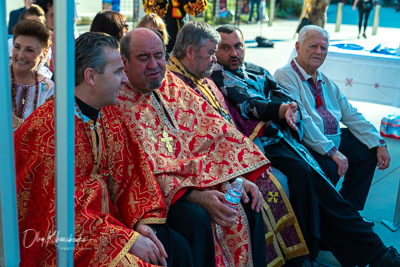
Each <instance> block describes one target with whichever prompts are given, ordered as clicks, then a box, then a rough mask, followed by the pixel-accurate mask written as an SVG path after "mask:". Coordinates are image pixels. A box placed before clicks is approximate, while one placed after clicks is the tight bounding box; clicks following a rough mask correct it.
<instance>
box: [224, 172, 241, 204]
mask: <svg viewBox="0 0 400 267" xmlns="http://www.w3.org/2000/svg"><path fill="white" fill-rule="evenodd" d="M242 192H243V179H242V178H236V180H235V182H233V183H232V184H231V186H230V187H229V188H228V190H227V191H226V193H225V198H224V204H225V205H226V206H228V207H229V208H231V209H233V210H237V205H238V204H239V202H240V199H241V198H242Z"/></svg>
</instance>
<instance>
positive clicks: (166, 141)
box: [161, 130, 173, 152]
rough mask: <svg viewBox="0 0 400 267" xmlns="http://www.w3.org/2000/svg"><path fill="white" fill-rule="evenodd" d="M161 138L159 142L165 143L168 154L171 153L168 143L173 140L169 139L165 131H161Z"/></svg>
mask: <svg viewBox="0 0 400 267" xmlns="http://www.w3.org/2000/svg"><path fill="white" fill-rule="evenodd" d="M162 136H163V138H161V142H165V146H166V147H167V148H168V152H172V146H171V143H170V142H171V141H172V140H173V139H172V137H170V136H169V135H168V133H167V132H166V131H165V130H163V133H162Z"/></svg>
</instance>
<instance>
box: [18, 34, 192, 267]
mask: <svg viewBox="0 0 400 267" xmlns="http://www.w3.org/2000/svg"><path fill="white" fill-rule="evenodd" d="M75 55H76V59H75V63H76V66H75V68H76V70H75V76H76V77H75V85H76V86H75V197H74V198H75V240H73V241H71V242H74V245H75V248H74V265H75V266H154V265H167V263H168V264H169V265H170V266H185V267H186V266H192V264H193V262H192V256H191V253H192V252H191V248H190V247H189V245H188V244H187V243H186V241H185V239H184V238H183V237H182V236H180V235H179V234H178V233H176V232H174V231H173V230H172V229H170V228H168V227H167V226H166V225H165V222H166V209H165V204H164V201H163V199H162V195H161V192H160V188H159V185H158V183H157V182H156V180H155V177H154V175H153V173H152V171H151V168H150V165H149V163H148V161H147V159H146V156H145V153H144V151H143V149H142V147H141V145H140V143H139V142H138V140H137V138H136V137H135V136H134V134H133V132H132V130H131V128H130V127H129V125H128V124H127V122H126V121H125V119H124V118H123V116H122V115H121V113H120V112H118V111H117V110H116V109H115V108H114V107H113V106H109V105H112V104H116V103H117V96H118V94H117V91H118V89H120V88H121V86H122V85H123V84H124V83H125V82H127V77H126V75H125V73H124V72H123V63H122V60H121V57H120V55H119V52H118V43H117V41H116V39H115V38H114V37H111V36H106V35H104V34H100V33H86V34H84V35H82V36H80V37H79V38H78V39H77V41H76V47H75ZM54 123H55V122H54V100H49V101H47V102H46V103H45V104H43V105H42V106H41V107H40V108H38V109H36V111H35V112H34V113H32V116H30V117H29V118H28V119H27V120H26V121H25V122H24V123H23V124H22V125H21V126H20V127H19V128H18V130H17V131H16V132H15V133H14V134H15V135H14V142H15V162H16V174H17V199H18V227H19V235H20V251H21V266H56V263H57V258H56V250H57V239H56V238H57V233H56V229H55V221H56V218H55V199H54V197H55V187H54V185H55V176H54V164H55V157H54V153H55V147H54V143H55V141H54V138H55V133H54ZM149 225H151V226H149ZM153 229H156V231H157V232H156V233H155V232H153ZM163 240H164V242H163ZM164 246H165V247H164ZM175 246H176V247H175ZM173 250H179V257H178V255H173V253H170V252H171V251H173ZM167 251H168V255H167Z"/></svg>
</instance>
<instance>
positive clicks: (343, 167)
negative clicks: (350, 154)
mask: <svg viewBox="0 0 400 267" xmlns="http://www.w3.org/2000/svg"><path fill="white" fill-rule="evenodd" d="M331 159H332V160H333V161H334V162H335V163H336V164H337V165H338V175H339V177H342V176H343V175H345V174H346V172H347V169H348V168H349V162H348V160H347V158H346V156H345V155H343V154H342V153H340V151H339V150H338V151H336V152H335V153H334V154H333V155H332V157H331Z"/></svg>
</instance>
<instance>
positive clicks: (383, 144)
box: [379, 142, 387, 148]
mask: <svg viewBox="0 0 400 267" xmlns="http://www.w3.org/2000/svg"><path fill="white" fill-rule="evenodd" d="M379 146H385V147H386V148H387V143H386V142H385V143H382V144H379Z"/></svg>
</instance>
